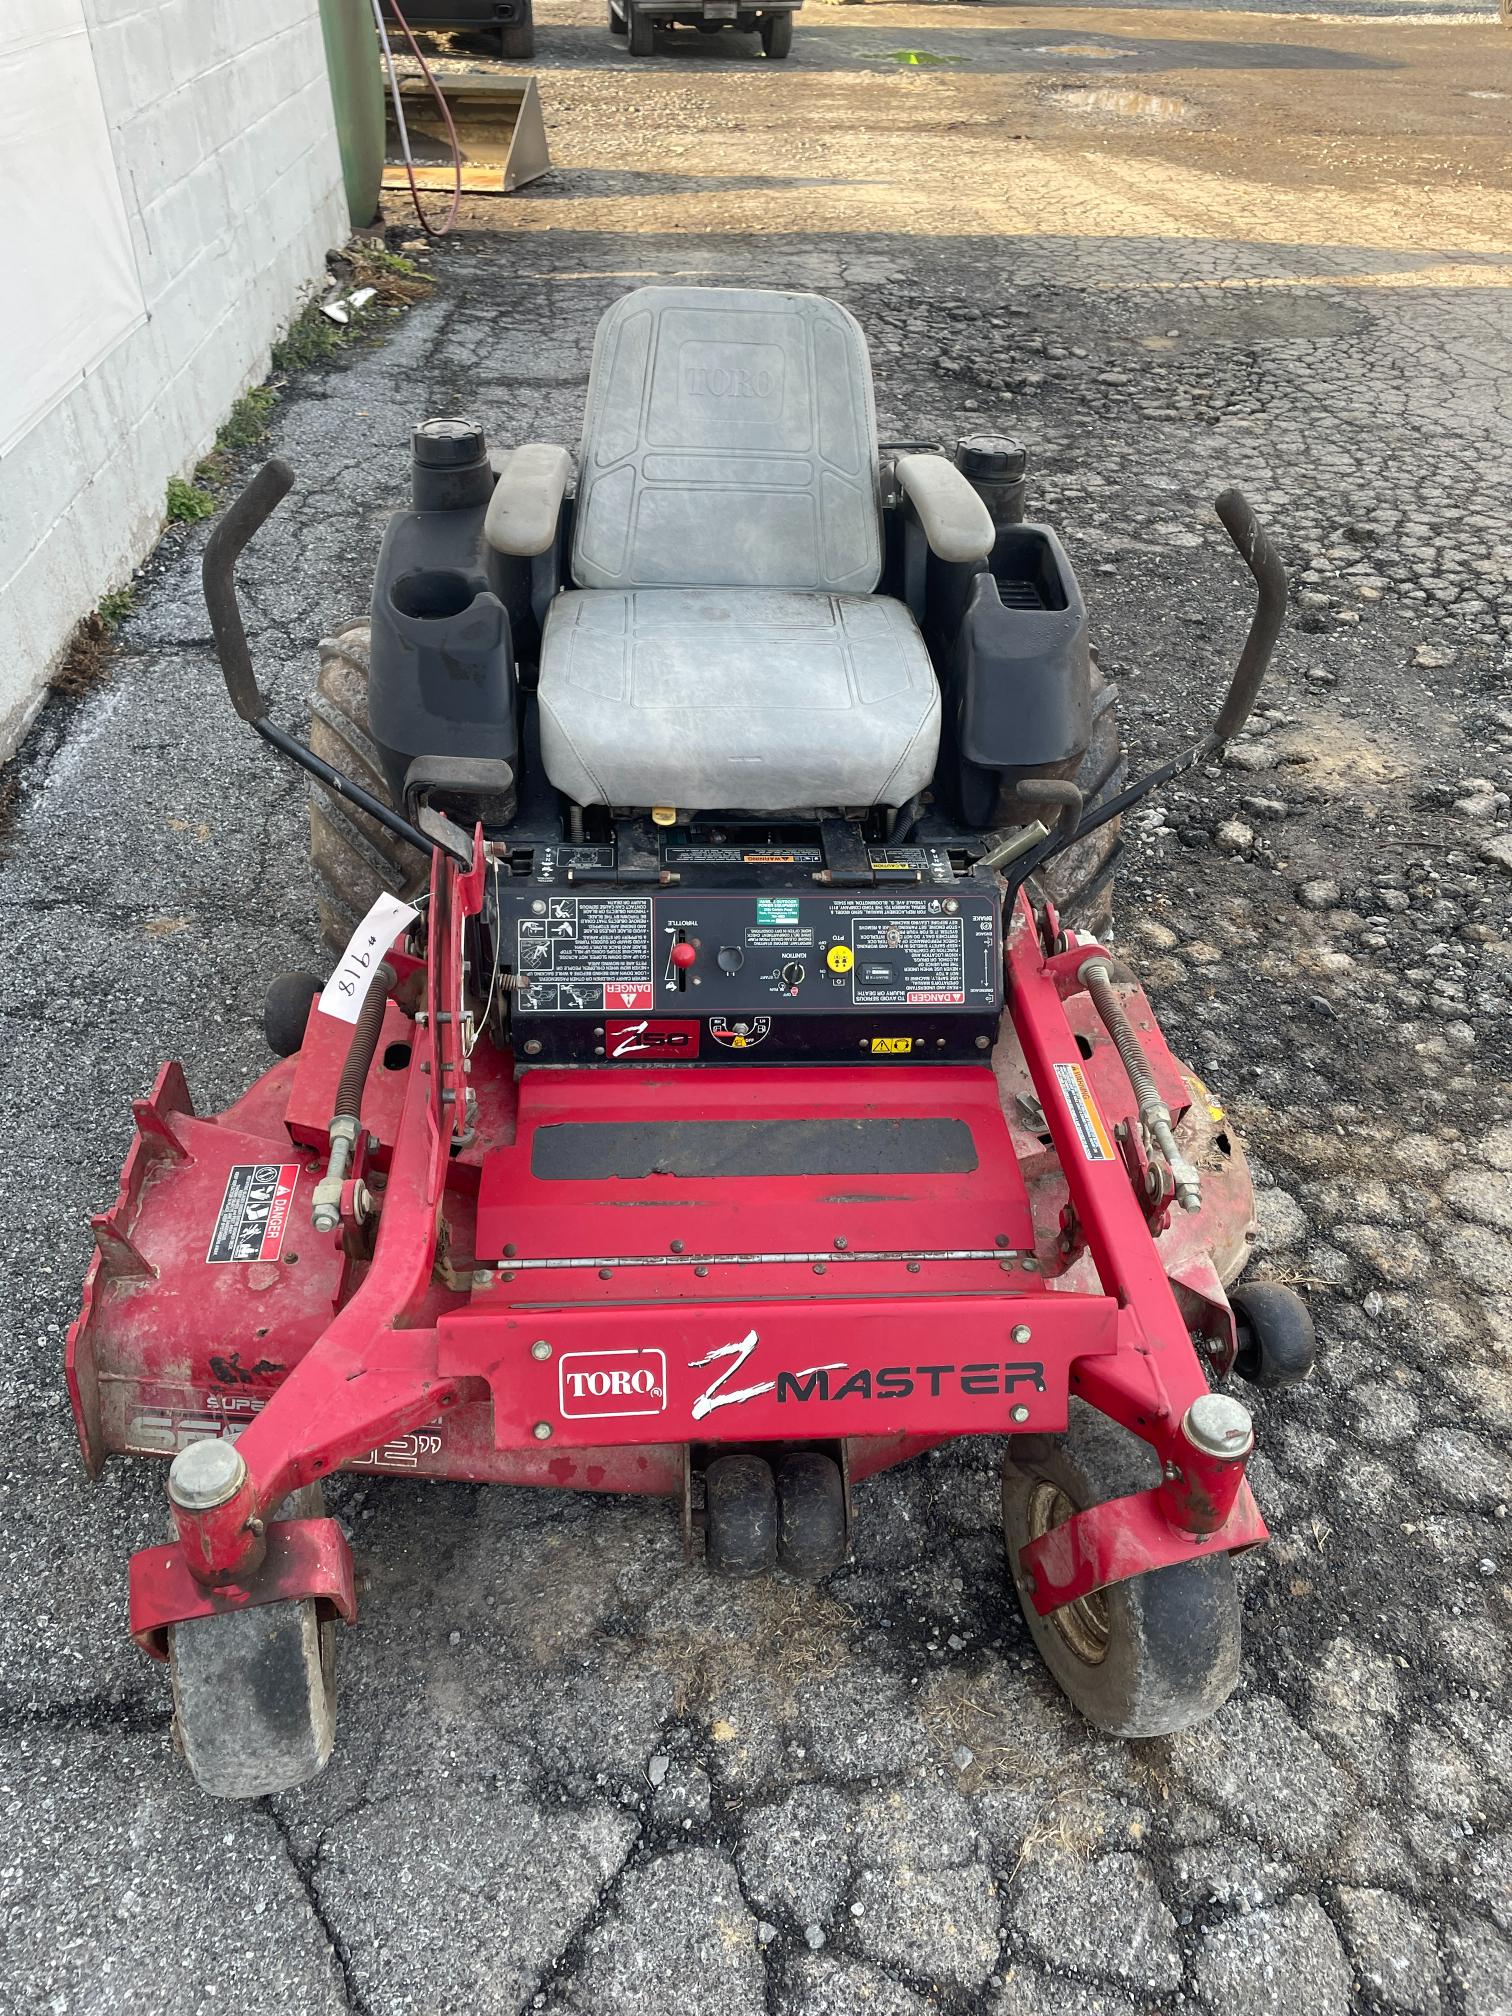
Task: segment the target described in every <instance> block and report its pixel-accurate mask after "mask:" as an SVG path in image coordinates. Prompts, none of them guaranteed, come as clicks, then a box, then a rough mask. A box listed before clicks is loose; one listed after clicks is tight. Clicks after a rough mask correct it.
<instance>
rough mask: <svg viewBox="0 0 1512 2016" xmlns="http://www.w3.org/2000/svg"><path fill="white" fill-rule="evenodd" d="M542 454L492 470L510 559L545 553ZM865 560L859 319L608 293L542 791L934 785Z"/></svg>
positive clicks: (561, 616) (859, 798)
mask: <svg viewBox="0 0 1512 2016" xmlns="http://www.w3.org/2000/svg"><path fill="white" fill-rule="evenodd" d="M551 452H552V451H547V450H542V449H537V448H526V449H519V450H516V451H515V457H514V458H511V462H510V464H508V465H506V468H505V470H504V472H503V474H502V475H501V477H500V480H499V484H498V487H497V489H496V491H495V498H494V505H493V507H491V509H490V514H489V516H490V525H489V537H490V538H491V539H492V540H493V541H494V543H495V544H496V545H498V546H499V547H500V548H501V550H503V551H507V552H515V553H540V552H542V551H543V550H545V549H544V546H543V544H542V543H541V541H542V538H543V537H544V535H545V528H546V527H548V526H551V525H554V523H555V513H556V503H555V502H554V501H553V497H552V494H551V492H552V485H553V484H555V485H556V486H557V490H556V497H557V499H558V501H559V496H560V487H561V486H562V485H564V484H565V461H564V459H563V461H562V462H561V463H560V464H559V463H553V462H552V460H551V459H550V457H551ZM914 459H915V460H917V461H919V462H921V463H922V462H923V461H926V460H935V458H925V457H918V458H914ZM935 466H936V468H937V469H938V470H941V471H944V473H945V477H946V478H949V479H953V480H954V482H955V484H957V485H958V486H959V489H960V490H961V491H964V492H965V498H966V502H967V504H968V505H969V506H970V507H971V508H972V509H973V510H974V511H976V512H977V513H978V514H980V516H979V521H978V520H976V519H974V520H973V521H972V523H973V527H974V533H973V536H976V537H977V538H978V546H979V548H980V550H981V551H985V550H986V549H987V548H988V547H990V545H991V525H990V520H988V519H987V514H986V512H985V510H984V509H983V507H982V506H981V504H980V500H979V499H977V498H976V496H975V493H974V492H971V491H970V488H969V486H968V485H966V483H965V479H964V478H963V477H960V476H959V475H958V472H956V471H954V470H953V469H951V468H950V467H949V465H947V464H945V463H943V462H939V461H937V460H935ZM512 469H517V472H518V473H517V474H516V475H515V476H512V475H511V470H512ZM933 480H934V481H935V482H936V484H938V483H939V481H940V479H939V478H938V477H936V478H934V479H933ZM946 487H948V485H947V486H946ZM951 496H952V499H953V501H954V502H955V503H956V504H957V506H959V504H960V498H959V496H958V495H957V493H956V492H955V491H952V492H951ZM981 525H985V526H986V528H987V529H986V534H985V545H983V544H982V543H981V538H980V536H978V535H979V534H980V528H981ZM882 559H883V543H882V512H881V505H880V497H879V489H878V471H877V433H876V416H875V413H874V410H873V405H872V384H871V367H870V363H869V361H868V358H867V352H866V342H865V338H864V337H863V336H862V334H861V331H860V328H859V327H858V325H857V323H856V322H855V320H854V318H853V317H852V316H850V315H848V314H847V313H846V311H845V310H844V309H843V308H840V307H838V306H837V305H836V304H835V303H834V302H832V301H825V300H822V299H821V298H820V297H819V296H817V295H812V294H782V293H766V292H758V291H754V290H753V291H746V290H744V289H737V288H725V287H646V288H642V289H640V290H638V291H637V292H635V293H632V294H628V295H626V296H624V297H623V298H622V299H621V300H620V301H618V302H616V303H615V305H614V306H613V307H612V308H611V309H610V310H609V311H608V313H607V314H606V315H605V316H604V318H603V320H602V321H601V322H600V324H599V327H598V332H597V335H596V337H595V340H594V347H593V363H592V368H591V372H590V376H589V381H588V405H587V415H586V420H585V424H584V432H583V442H582V450H581V456H580V461H579V479H578V495H577V511H576V521H575V527H574V536H573V548H572V560H571V571H572V579H573V581H574V583H575V584H576V586H575V588H574V589H573V590H571V591H569V592H567V593H565V594H563V595H560V596H559V597H557V598H556V599H555V600H554V601H553V602H552V604H551V606H550V610H549V613H548V615H547V619H546V623H545V628H544V635H543V639H542V647H541V664H540V684H539V698H540V717H541V752H542V758H543V760H544V763H545V767H546V772H547V774H548V776H549V777H550V779H551V781H552V783H553V784H555V785H556V787H557V789H558V790H559V791H562V792H563V793H565V794H566V796H567V797H568V798H570V799H572V800H573V801H574V802H576V803H577V804H580V805H605V804H607V805H613V806H626V807H637V808H644V807H646V806H660V805H669V806H677V807H680V808H682V809H684V810H708V811H736V810H739V811H752V812H777V811H797V810H800V809H801V810H810V809H814V808H821V809H823V808H835V807H847V808H853V807H862V806H872V805H884V806H897V805H902V804H904V803H905V802H906V801H907V800H908V799H909V798H910V797H912V796H913V794H914V793H915V792H917V791H920V790H922V789H923V788H924V786H925V785H926V784H928V782H929V780H930V778H931V776H932V775H933V773H934V765H935V756H936V752H937V746H938V742H939V732H940V695H939V686H938V683H937V681H936V678H935V673H934V669H933V667H932V665H931V663H930V658H929V652H928V650H927V648H926V646H925V643H924V639H923V637H922V636H921V635H920V632H919V629H918V626H917V624H916V623H915V622H914V619H913V617H912V616H911V615H910V613H909V611H908V609H907V608H906V607H905V606H904V604H903V603H901V602H897V601H893V600H891V599H888V598H885V597H882V596H878V595H876V594H875V593H874V592H873V591H874V590H875V588H876V585H877V581H878V578H879V576H880V574H881V570H882Z"/></svg>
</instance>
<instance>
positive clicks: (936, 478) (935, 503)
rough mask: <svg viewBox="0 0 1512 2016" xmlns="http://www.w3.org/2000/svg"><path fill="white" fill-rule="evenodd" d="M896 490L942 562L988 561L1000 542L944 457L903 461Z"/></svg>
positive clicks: (987, 517) (987, 515)
mask: <svg viewBox="0 0 1512 2016" xmlns="http://www.w3.org/2000/svg"><path fill="white" fill-rule="evenodd" d="M893 474H894V475H895V476H896V477H897V479H898V488H899V489H900V490H901V491H902V492H903V494H904V496H905V497H906V498H907V499H908V501H909V503H910V504H912V506H913V507H914V510H915V512H916V513H917V514H918V519H919V523H920V525H921V526H922V527H923V528H924V537H925V538H926V539H927V540H928V542H929V550H930V552H931V553H934V554H936V555H937V556H938V557H939V558H940V559H941V560H985V559H986V558H987V555H988V554H989V553H990V552H991V551H992V547H993V542H994V541H995V539H996V538H997V528H996V526H994V524H993V522H992V514H991V513H990V512H989V511H988V509H987V506H986V505H985V504H984V503H983V502H982V500H981V498H980V497H979V496H978V495H977V493H976V492H975V490H973V489H972V487H971V485H970V483H969V482H967V480H966V478H965V477H964V476H963V475H962V474H961V472H960V470H959V469H957V467H956V466H955V464H954V463H953V462H947V461H946V460H945V457H944V456H943V455H900V456H899V457H898V459H897V461H896V462H895V463H894V465H893Z"/></svg>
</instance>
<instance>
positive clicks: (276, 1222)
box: [205, 1162, 299, 1267]
mask: <svg viewBox="0 0 1512 2016" xmlns="http://www.w3.org/2000/svg"><path fill="white" fill-rule="evenodd" d="M298 1181H299V1164H298V1163H297V1162H237V1163H234V1164H233V1165H232V1167H231V1170H230V1173H229V1174H228V1175H227V1177H226V1191H225V1195H224V1196H223V1197H222V1198H221V1207H220V1211H219V1214H218V1215H217V1217H216V1220H215V1235H214V1237H213V1238H212V1239H211V1241H210V1251H209V1252H208V1253H207V1254H206V1255H205V1264H206V1265H207V1266H210V1267H215V1266H220V1265H223V1264H225V1263H226V1262H228V1261H237V1260H241V1261H246V1260H276V1259H277V1258H278V1257H279V1255H280V1254H281V1253H282V1251H283V1243H284V1234H285V1233H286V1232H287V1230H288V1228H289V1214H290V1212H291V1211H292V1210H293V1208H294V1190H295V1186H296V1184H297V1183H298Z"/></svg>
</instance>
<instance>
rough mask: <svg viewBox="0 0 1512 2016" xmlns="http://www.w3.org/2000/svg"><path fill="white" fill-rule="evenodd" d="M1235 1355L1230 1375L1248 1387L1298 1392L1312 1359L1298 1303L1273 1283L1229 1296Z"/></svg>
mask: <svg viewBox="0 0 1512 2016" xmlns="http://www.w3.org/2000/svg"><path fill="white" fill-rule="evenodd" d="M1229 1306H1230V1307H1231V1308H1232V1310H1233V1312H1234V1328H1235V1329H1236V1330H1237V1331H1238V1333H1239V1349H1238V1352H1237V1353H1236V1355H1235V1358H1234V1370H1235V1371H1236V1372H1237V1373H1238V1374H1239V1377H1240V1378H1241V1379H1247V1380H1248V1381H1249V1382H1250V1384H1251V1385H1252V1386H1298V1385H1300V1384H1301V1382H1302V1381H1303V1380H1304V1379H1306V1378H1307V1377H1308V1375H1309V1374H1310V1373H1311V1371H1312V1369H1313V1366H1314V1365H1315V1364H1316V1363H1317V1359H1318V1339H1317V1333H1316V1332H1315V1331H1314V1329H1313V1320H1312V1317H1311V1316H1310V1315H1309V1314H1308V1309H1307V1304H1306V1303H1305V1302H1304V1301H1303V1300H1302V1297H1301V1296H1300V1295H1298V1294H1295V1293H1294V1292H1293V1291H1292V1290H1291V1289H1290V1288H1283V1287H1281V1286H1280V1285H1279V1283H1277V1282H1275V1281H1251V1282H1249V1283H1248V1284H1247V1285H1246V1286H1245V1287H1243V1288H1235V1289H1232V1290H1231V1291H1230V1294H1229Z"/></svg>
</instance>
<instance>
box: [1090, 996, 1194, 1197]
mask: <svg viewBox="0 0 1512 2016" xmlns="http://www.w3.org/2000/svg"><path fill="white" fill-rule="evenodd" d="M1077 978H1078V979H1079V980H1080V981H1081V983H1082V985H1083V986H1084V987H1085V988H1086V990H1087V992H1088V993H1089V994H1090V995H1091V996H1092V1005H1093V1007H1094V1008H1096V1010H1097V1013H1098V1016H1099V1018H1100V1019H1101V1021H1102V1025H1103V1027H1104V1029H1106V1030H1107V1032H1108V1034H1109V1036H1110V1037H1111V1038H1112V1039H1113V1047H1114V1049H1115V1050H1116V1051H1117V1052H1118V1056H1119V1061H1120V1062H1121V1063H1122V1065H1123V1067H1124V1070H1125V1071H1126V1072H1127V1074H1128V1079H1129V1083H1130V1085H1131V1086H1132V1087H1133V1090H1134V1098H1135V1100H1136V1102H1137V1104H1138V1106H1139V1124H1140V1126H1141V1127H1142V1128H1143V1129H1144V1132H1145V1135H1146V1138H1147V1139H1148V1141H1149V1143H1150V1145H1151V1146H1152V1147H1153V1148H1155V1149H1156V1150H1158V1152H1159V1153H1160V1154H1161V1156H1163V1157H1164V1159H1165V1162H1166V1165H1167V1167H1168V1168H1169V1169H1170V1172H1171V1180H1172V1182H1173V1184H1174V1185H1175V1190H1176V1202H1177V1203H1178V1204H1179V1205H1180V1206H1181V1208H1182V1210H1183V1211H1199V1210H1201V1208H1202V1179H1201V1176H1200V1175H1199V1174H1198V1171H1197V1169H1196V1167H1195V1166H1194V1165H1193V1164H1192V1163H1191V1162H1189V1161H1188V1160H1187V1158H1186V1156H1185V1155H1183V1154H1182V1152H1181V1150H1180V1148H1179V1147H1178V1146H1177V1144H1176V1135H1175V1131H1174V1129H1173V1127H1172V1124H1171V1109H1170V1107H1169V1106H1167V1104H1166V1103H1165V1101H1164V1099H1162V1098H1161V1096H1160V1088H1159V1086H1158V1085H1157V1084H1156V1083H1155V1074H1154V1072H1153V1071H1151V1069H1150V1060H1149V1058H1148V1057H1146V1055H1145V1053H1144V1045H1143V1044H1142V1043H1141V1042H1140V1040H1139V1037H1138V1035H1137V1034H1136V1033H1135V1029H1134V1025H1133V1023H1132V1022H1131V1021H1130V1020H1129V1018H1128V1016H1127V1015H1126V1014H1125V1013H1124V1005H1123V1003H1122V1001H1120V1000H1119V998H1118V992H1117V989H1116V988H1115V987H1114V985H1113V971H1112V968H1111V967H1110V966H1109V965H1108V962H1107V960H1106V959H1089V960H1087V962H1086V964H1085V965H1084V966H1083V967H1082V968H1081V971H1080V972H1079V973H1078V974H1077Z"/></svg>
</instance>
